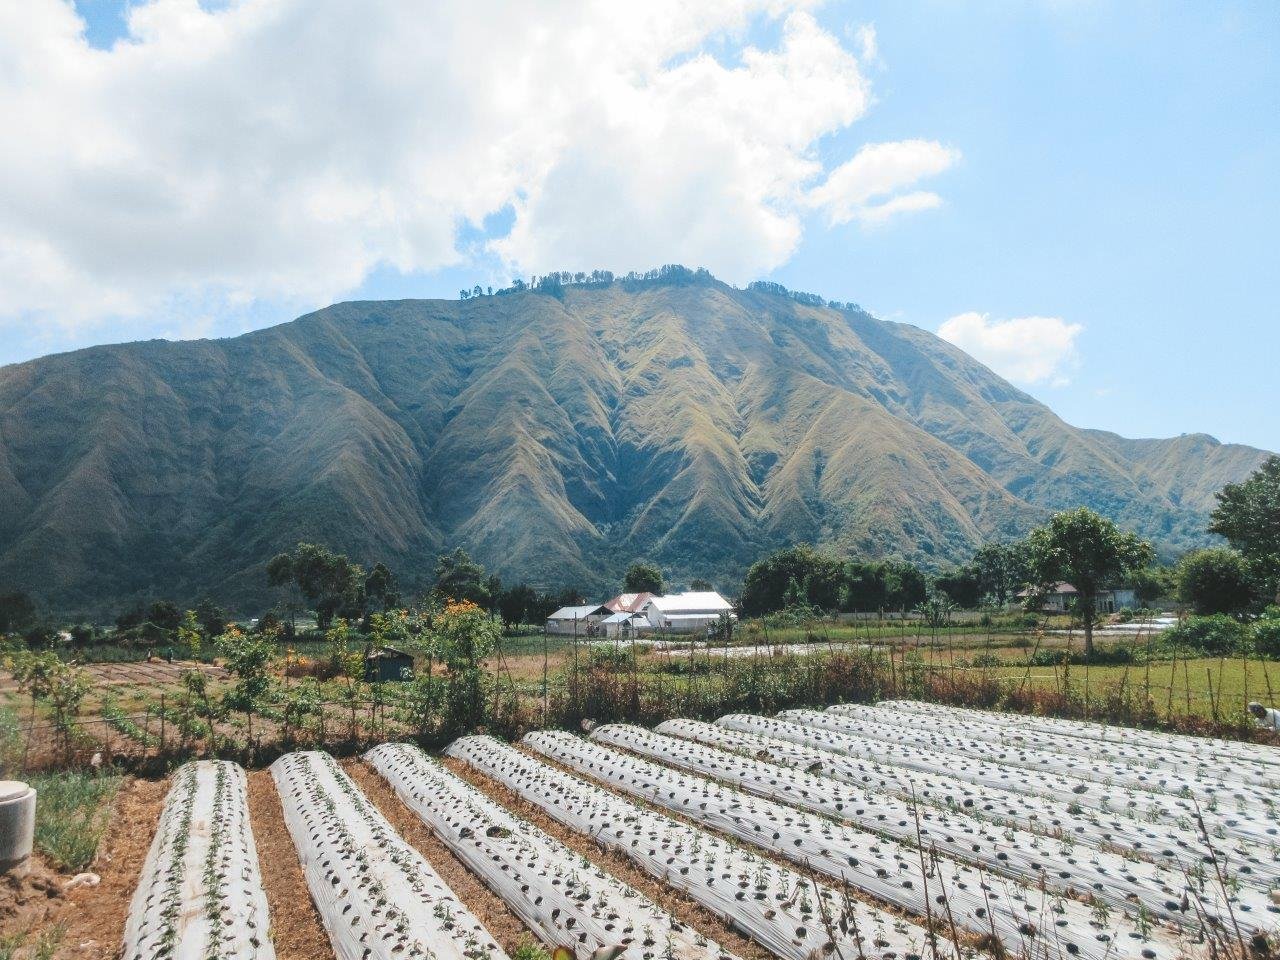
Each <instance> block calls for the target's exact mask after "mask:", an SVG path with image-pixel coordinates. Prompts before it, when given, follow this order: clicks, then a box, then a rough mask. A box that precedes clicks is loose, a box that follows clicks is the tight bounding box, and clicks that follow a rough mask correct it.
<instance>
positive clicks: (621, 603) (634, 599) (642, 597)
mask: <svg viewBox="0 0 1280 960" xmlns="http://www.w3.org/2000/svg"><path fill="white" fill-rule="evenodd" d="M651 599H653V594H652V593H648V592H645V593H620V594H618V595H617V596H616V597H614V598H613V599H612V600H606V601H605V602H604V605H605V607H606V608H608V609H609V610H612V611H613V612H614V613H638V612H639V611H640V608H641V607H643V606H644V605H645V604H646V603H647V602H648V601H649V600H651Z"/></svg>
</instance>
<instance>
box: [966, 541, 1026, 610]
mask: <svg viewBox="0 0 1280 960" xmlns="http://www.w3.org/2000/svg"><path fill="white" fill-rule="evenodd" d="M972 566H973V568H974V571H975V572H976V573H977V575H978V589H979V591H981V593H982V594H983V595H984V596H989V597H991V598H993V599H994V600H995V602H996V604H997V605H998V606H1001V607H1003V606H1004V605H1005V604H1007V603H1008V602H1009V598H1010V597H1012V596H1013V595H1014V593H1015V592H1017V590H1018V588H1019V587H1020V586H1021V585H1022V584H1023V583H1024V582H1025V581H1026V579H1027V576H1026V566H1027V564H1026V558H1025V557H1024V555H1023V549H1022V545H1021V544H1017V543H988V544H984V545H983V546H982V547H980V548H979V549H978V551H977V553H975V554H974V555H973V561H972Z"/></svg>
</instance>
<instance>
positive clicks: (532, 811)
mask: <svg viewBox="0 0 1280 960" xmlns="http://www.w3.org/2000/svg"><path fill="white" fill-rule="evenodd" d="M443 762H444V764H445V766H447V767H448V768H449V769H450V770H452V771H453V772H454V773H456V774H457V775H458V776H460V777H462V779H464V780H466V781H467V782H468V783H470V784H471V785H472V786H474V787H477V788H478V789H480V790H481V791H483V792H484V793H486V794H488V796H489V797H490V798H492V799H493V800H496V801H497V802H498V803H500V804H502V805H503V806H504V807H506V808H507V809H508V810H510V811H511V812H512V813H515V814H518V815H519V816H521V817H524V818H525V819H526V820H528V821H529V822H530V823H532V824H534V825H535V826H537V827H538V828H539V829H541V830H543V831H544V832H546V833H549V834H550V835H551V836H553V837H555V838H556V839H557V840H559V841H560V842H561V843H563V844H564V845H565V846H566V847H568V848H569V849H570V850H572V851H573V852H574V853H577V854H579V855H581V856H583V857H585V858H586V859H588V860H590V861H591V862H592V863H594V864H595V865H596V866H597V867H599V868H600V869H602V870H604V871H605V872H606V873H610V874H612V875H613V876H615V877H617V878H618V879H619V880H621V881H622V882H623V883H626V884H629V885H630V886H632V887H634V888H635V889H636V890H639V891H640V892H641V893H643V894H644V895H645V896H646V897H648V898H649V899H650V900H652V901H653V902H654V903H656V904H658V905H659V906H660V907H662V908H663V909H664V910H666V911H667V912H668V913H670V914H671V915H672V916H673V917H675V918H676V919H677V920H679V921H680V922H681V923H684V924H687V925H688V926H690V927H692V928H693V929H694V930H697V931H698V932H699V933H701V934H702V935H703V936H705V937H709V938H710V939H712V940H714V941H716V942H717V943H719V944H720V946H722V947H724V948H725V949H726V950H729V951H732V952H733V953H735V954H737V955H738V956H739V957H741V958H743V960H776V958H775V957H774V956H773V954H772V953H770V952H769V951H768V950H766V949H764V947H762V946H760V945H759V944H757V943H756V942H755V941H753V940H750V939H748V938H747V937H745V936H743V935H742V934H740V933H738V932H737V931H736V930H735V929H733V928H732V927H730V926H729V925H728V924H726V923H725V922H724V921H723V920H722V919H721V918H720V916H719V915H718V914H716V913H715V912H713V911H711V910H708V909H707V908H706V907H703V906H702V905H701V904H699V903H698V902H696V901H695V900H692V899H690V898H689V897H686V896H685V895H684V894H682V893H680V892H679V891H678V890H675V889H673V888H672V887H669V886H667V885H665V884H663V883H660V882H658V881H657V880H655V879H653V878H652V877H650V876H649V874H647V873H645V872H644V871H643V870H641V869H640V868H639V867H637V866H636V865H635V863H633V862H632V861H631V860H630V859H628V858H627V857H626V856H625V855H623V854H622V853H619V852H616V851H612V850H606V849H604V848H602V847H601V846H600V845H599V844H597V843H596V842H595V841H594V840H591V839H589V838H587V837H585V836H583V835H582V834H580V833H576V832H575V831H573V830H570V829H568V828H567V827H564V826H562V825H561V824H559V823H557V822H556V821H555V820H552V819H551V818H550V817H549V816H547V815H546V814H545V813H543V812H542V811H541V810H540V809H539V808H538V807H536V806H534V805H533V804H532V803H530V802H529V801H527V800H524V799H522V798H521V797H520V795H519V794H517V793H515V792H514V791H512V790H509V789H507V788H506V787H504V786H502V785H501V784H499V783H496V782H495V781H493V780H489V779H488V778H486V777H484V776H482V775H481V774H478V773H476V772H475V771H474V770H472V769H471V768H470V767H468V766H467V765H466V764H465V763H462V762H461V761H459V760H454V759H452V758H449V757H445V758H443Z"/></svg>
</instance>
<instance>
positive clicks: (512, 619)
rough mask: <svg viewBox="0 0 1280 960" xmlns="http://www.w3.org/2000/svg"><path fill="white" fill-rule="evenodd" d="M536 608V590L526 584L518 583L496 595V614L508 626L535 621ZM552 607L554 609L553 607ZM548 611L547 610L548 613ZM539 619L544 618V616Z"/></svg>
mask: <svg viewBox="0 0 1280 960" xmlns="http://www.w3.org/2000/svg"><path fill="white" fill-rule="evenodd" d="M537 609H538V591H536V590H534V589H533V587H531V586H528V585H527V584H523V583H522V584H519V585H518V586H514V587H510V588H509V589H507V590H503V591H502V594H501V595H500V596H499V597H498V614H499V615H500V616H501V617H502V622H503V623H505V624H506V625H507V626H508V627H513V626H515V625H516V624H519V623H533V622H536V619H539V618H537V614H536V612H535V611H537ZM552 609H555V608H554V607H553V608H552ZM549 612H550V611H548V613H549ZM540 619H543V620H545V619H546V617H545V616H544V617H542V618H540Z"/></svg>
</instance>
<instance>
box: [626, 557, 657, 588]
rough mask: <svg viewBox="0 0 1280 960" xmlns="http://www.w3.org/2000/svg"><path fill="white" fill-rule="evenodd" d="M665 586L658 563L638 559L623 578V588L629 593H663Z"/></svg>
mask: <svg viewBox="0 0 1280 960" xmlns="http://www.w3.org/2000/svg"><path fill="white" fill-rule="evenodd" d="M664 586H665V584H664V583H663V579H662V570H661V568H659V567H658V566H657V564H653V563H646V562H645V561H643V560H637V561H636V562H635V563H633V564H631V566H629V567H627V575H626V578H625V579H624V580H623V584H622V589H623V590H624V591H625V592H627V593H657V594H661V593H662V591H663V589H664Z"/></svg>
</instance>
